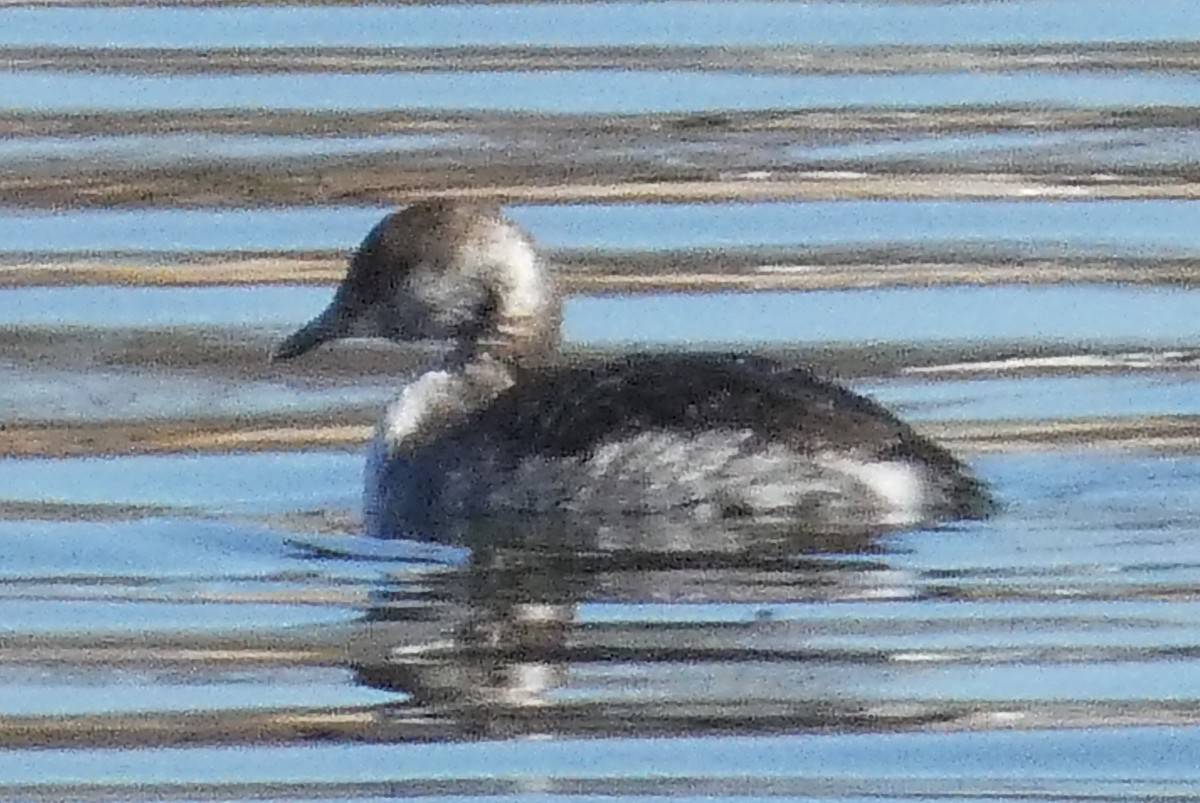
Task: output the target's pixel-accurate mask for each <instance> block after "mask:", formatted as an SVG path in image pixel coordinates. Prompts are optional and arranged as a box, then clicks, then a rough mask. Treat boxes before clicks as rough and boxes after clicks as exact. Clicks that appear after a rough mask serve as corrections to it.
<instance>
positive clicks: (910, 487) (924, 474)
mask: <svg viewBox="0 0 1200 803" xmlns="http://www.w3.org/2000/svg"><path fill="white" fill-rule="evenodd" d="M560 320H561V300H560V296H559V294H558V292H557V290H556V288H555V284H554V277H553V275H552V272H551V268H550V265H549V264H548V261H547V259H546V257H545V255H544V254H543V253H542V251H541V250H540V249H539V247H538V246H537V244H536V243H535V242H534V240H533V239H532V237H531V236H530V235H529V234H527V233H526V232H525V231H524V230H523V229H521V228H520V227H519V226H517V225H516V224H514V223H513V222H511V221H510V220H508V219H507V218H506V217H504V215H503V214H502V212H501V210H500V209H499V208H496V207H491V206H486V205H476V204H470V203H460V202H457V201H450V200H431V201H427V202H421V203H415V204H413V205H411V206H409V207H407V208H405V209H403V210H401V211H398V212H395V213H393V214H390V215H388V216H386V217H385V218H384V219H383V220H382V221H380V222H379V223H378V224H377V225H376V226H375V227H374V228H373V229H372V230H371V232H370V233H369V234H368V235H367V236H366V238H365V239H364V240H363V242H362V244H361V245H360V246H359V247H358V249H357V251H356V252H355V253H354V255H353V256H352V258H351V260H350V265H349V270H348V272H347V274H346V277H345V279H344V281H343V282H342V284H341V286H340V287H339V288H338V290H337V292H336V294H335V296H334V298H333V301H332V302H331V303H330V304H329V306H328V308H327V309H325V311H324V312H322V313H321V314H320V315H319V316H317V317H316V318H315V319H314V320H313V321H311V322H310V323H308V324H307V325H306V326H304V327H303V328H301V329H299V330H298V331H297V332H295V333H294V334H292V335H291V336H289V337H287V338H286V339H284V340H283V341H282V342H280V343H279V344H278V345H277V347H276V348H275V350H274V352H273V354H272V358H273V359H275V360H284V359H290V358H293V357H296V356H299V355H301V354H304V353H305V352H307V351H310V350H311V349H314V348H316V347H317V346H319V345H321V344H322V343H325V342H327V341H331V340H335V339H338V338H349V337H378V338H387V339H389V340H392V341H397V342H413V341H428V340H434V341H444V342H446V343H447V344H448V346H449V347H448V349H447V353H446V356H445V358H444V359H443V361H442V363H441V364H440V365H438V366H437V367H435V368H432V369H430V370H428V371H426V372H424V373H422V374H420V375H418V376H416V377H415V378H413V379H412V380H411V381H409V382H407V384H405V385H403V387H401V388H400V389H399V391H398V395H397V396H396V398H395V400H394V401H392V402H391V403H390V404H389V405H388V406H387V409H386V412H385V414H384V416H383V419H382V421H381V422H380V424H379V426H378V429H377V432H376V435H375V438H374V440H373V442H372V445H371V447H370V453H369V457H368V461H367V473H366V486H365V495H364V512H365V518H366V525H367V530H368V531H369V532H370V533H371V534H374V535H380V536H397V535H404V534H406V533H409V534H411V533H413V532H419V531H424V530H429V529H431V528H436V527H438V526H439V525H440V524H444V523H446V522H448V521H453V520H463V519H475V518H478V517H487V516H501V515H509V514H518V515H524V514H546V513H555V514H569V515H579V516H594V517H597V518H598V520H600V519H604V518H610V519H611V518H614V517H615V518H617V519H622V520H628V518H627V517H630V516H656V517H670V518H672V519H674V520H684V521H696V522H712V521H714V520H731V519H746V518H751V519H754V518H760V517H767V518H775V519H779V518H781V517H782V518H784V519H786V520H795V521H796V522H797V523H798V524H800V525H803V526H805V527H809V528H821V527H841V526H858V527H880V528H893V527H899V526H910V525H915V524H920V523H928V522H934V521H939V520H947V519H958V518H977V517H982V516H983V515H985V514H986V513H987V512H988V511H989V510H990V508H991V506H992V501H991V497H990V495H989V492H988V490H987V488H986V486H985V485H984V484H983V483H982V482H981V481H979V480H978V479H976V478H975V477H974V476H973V475H972V474H971V473H970V471H969V470H968V469H967V468H966V467H965V466H964V464H963V463H962V462H960V461H959V460H958V459H957V458H955V457H954V456H953V455H951V454H950V453H949V452H948V451H946V450H945V449H944V448H942V447H941V446H939V445H937V444H936V443H934V442H933V441H931V440H929V439H927V438H925V437H923V436H921V435H919V434H917V433H916V432H915V431H914V430H913V429H912V427H910V426H909V425H907V424H905V423H904V422H903V421H901V420H900V419H898V418H897V417H896V416H895V415H893V414H892V413H890V412H889V411H887V410H886V409H884V408H883V407H882V406H881V405H879V404H877V403H876V402H874V401H872V400H870V399H868V398H866V397H864V396H861V395H858V394H856V393H854V392H852V391H850V390H848V389H846V388H844V387H842V386H840V385H837V384H835V383H832V382H829V381H825V380H822V379H820V378H818V377H816V376H815V375H813V374H812V373H811V372H809V371H808V370H806V369H803V368H796V367H788V366H785V365H782V364H779V363H777V362H775V361H773V360H770V359H766V358H763V357H758V356H751V355H731V354H708V353H636V354H628V355H626V356H621V357H615V358H612V359H608V360H603V361H595V360H592V361H576V362H571V361H570V360H563V359H561V358H560V359H557V360H556V359H555V358H556V356H557V354H556V353H557V351H558V341H559V328H560Z"/></svg>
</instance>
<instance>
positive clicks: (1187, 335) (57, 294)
mask: <svg viewBox="0 0 1200 803" xmlns="http://www.w3.org/2000/svg"><path fill="white" fill-rule="evenodd" d="M331 298H332V290H331V289H330V288H324V287H262V288H248V287H232V288H231V287H205V288H146V287H140V288H128V289H126V288H119V287H79V288H59V287H35V288H28V289H19V290H6V291H3V293H2V294H0V299H2V300H3V302H4V303H3V305H0V324H3V325H8V326H14V325H20V326H63V325H73V326H91V327H101V328H115V327H133V328H158V327H171V326H185V327H206V326H236V327H258V328H268V329H271V330H272V331H273V332H275V333H278V334H282V332H283V331H284V330H285V329H288V328H294V327H297V326H299V325H300V324H302V323H303V322H305V321H307V320H309V319H310V318H312V317H314V316H315V315H316V314H317V313H319V312H320V311H321V310H322V309H324V307H325V306H326V305H327V304H328V303H329V301H330V299H331ZM563 332H564V339H565V341H566V342H567V343H570V344H587V345H613V344H645V345H669V346H675V347H682V346H703V345H706V344H707V345H709V346H727V345H729V344H733V343H738V344H742V345H743V346H745V347H753V346H754V345H756V344H770V345H789V344H817V343H853V344H866V343H870V342H871V341H926V342H930V341H957V342H962V341H985V340H988V339H1001V340H1006V341H1012V340H1018V341H1025V342H1030V343H1032V342H1034V341H1042V342H1045V341H1050V342H1054V341H1063V340H1065V341H1068V342H1076V343H1078V342H1091V343H1145V344H1154V345H1163V346H1168V345H1178V344H1185V345H1186V344H1188V343H1191V342H1194V341H1195V340H1196V339H1200V293H1197V292H1195V291H1189V290H1176V289H1163V288H1141V287H1098V286H1082V287H1011V286H1008V287H952V288H940V289H933V290H923V289H914V288H891V289H883V290H844V291H819V292H769V293H767V292H764V293H709V294H697V295H687V294H678V293H668V294H662V295H654V294H651V295H639V296H632V297H627V296H601V297H575V298H571V299H569V300H568V301H567V304H566V311H565V317H564V328H563ZM265 359H266V358H265V356H264V360H265ZM186 387H187V386H186V385H182V384H181V385H180V390H181V391H182V390H186Z"/></svg>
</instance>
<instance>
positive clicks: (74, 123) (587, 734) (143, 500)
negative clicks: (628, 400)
mask: <svg viewBox="0 0 1200 803" xmlns="http://www.w3.org/2000/svg"><path fill="white" fill-rule="evenodd" d="M1198 40H1200V14H1198V13H1196V8H1195V4H1194V3H1192V2H1188V1H1186V0H1161V2H1155V3H1152V4H1131V3H1127V2H1118V1H1117V0H1111V2H1110V0H1091V1H1086V0H1018V1H1016V2H1003V3H1001V2H956V3H924V2H887V1H886V0H883V1H881V2H863V3H854V2H787V1H782V2H769V3H761V2H740V0H738V1H735V2H730V3H713V2H704V0H696V1H695V2H675V0H668V1H667V2H658V3H624V2H617V3H592V2H580V3H555V2H549V3H529V4H517V3H512V4H510V3H496V4H479V5H474V4H450V3H447V4H432V5H393V6H388V5H340V4H339V5H319V4H305V3H302V4H296V5H287V6H269V7H268V6H263V5H253V4H251V5H235V4H224V3H219V2H218V3H216V4H213V5H207V6H192V5H160V6H156V5H122V0H115V2H113V3H112V4H110V5H95V6H81V5H78V4H68V3H64V4H58V5H51V4H46V5H42V4H39V5H33V4H29V5H21V4H16V5H8V6H5V7H3V8H0V53H2V54H3V57H4V62H5V64H6V65H7V69H6V70H4V71H0V187H2V188H3V194H2V195H0V201H2V202H3V204H4V206H3V207H0V555H2V556H3V560H0V747H2V748H3V749H0V798H3V799H5V800H9V799H12V800H35V801H58V800H96V801H100V800H178V801H184V800H220V801H240V800H409V799H430V800H463V799H477V798H481V797H486V798H488V799H509V800H567V799H571V800H580V799H589V800H590V799H604V800H649V799H655V800H658V799H673V800H699V799H705V800H713V799H715V800H746V799H764V800H765V799H783V798H806V799H807V798H811V799H816V798H820V799H831V800H863V799H872V800H893V799H896V800H899V799H903V800H908V801H912V800H934V799H939V800H940V799H945V798H948V797H955V798H964V799H971V800H976V799H979V800H982V799H988V800H994V799H998V798H1005V799H1009V798H1020V799H1038V800H1041V799H1053V800H1079V801H1083V800H1088V801H1094V800H1099V799H1105V800H1108V799H1134V800H1139V799H1141V800H1163V799H1182V798H1184V797H1188V796H1191V795H1193V794H1194V792H1195V789H1196V788H1197V787H1198V786H1200V764H1198V763H1197V761H1196V760H1195V756H1196V755H1200V671H1198V670H1200V666H1197V665H1196V664H1197V660H1198V658H1200V599H1198V598H1197V594H1196V589H1197V587H1200V490H1197V489H1200V460H1198V454H1200V452H1198V450H1197V448H1196V446H1197V443H1200V402H1197V401H1196V399H1197V398H1198V394H1197V381H1198V380H1200V348H1198V346H1197V344H1198V343H1200V323H1198V322H1200V309H1198V308H1197V298H1198V297H1197V295H1196V293H1195V290H1194V288H1195V286H1196V284H1197V273H1196V259H1197V256H1198V255H1200V213H1198V210H1200V206H1198V203H1200V201H1198V200H1197V199H1200V185H1198V184H1197V183H1196V180H1195V169H1194V168H1195V164H1196V162H1197V156H1198V147H1197V146H1198V144H1200V140H1197V137H1196V135H1195V131H1196V130H1200V100H1198V98H1200V80H1198V79H1197V75H1198V74H1200V72H1198V71H1200V59H1197V57H1196V52H1197V50H1196V45H1197V42H1198ZM429 194H449V195H454V196H457V197H465V198H478V199H483V200H490V201H497V202H501V203H504V204H506V205H507V206H508V209H509V213H510V214H511V216H512V217H513V218H514V219H515V220H516V221H517V222H518V223H520V224H521V225H522V226H523V227H525V228H526V229H528V230H529V231H530V232H531V233H532V234H533V235H534V236H535V237H536V238H538V240H539V241H541V242H542V243H544V244H545V246H546V247H547V249H548V253H549V254H550V256H551V258H552V259H553V260H554V262H555V264H556V266H557V269H558V272H559V275H560V276H559V277H560V279H561V283H562V286H563V288H564V290H565V292H566V293H567V298H566V300H565V306H564V322H563V323H564V329H563V335H564V338H563V340H564V343H563V345H564V350H565V351H566V355H565V356H564V359H570V360H573V361H587V360H594V359H603V358H604V357H605V356H606V355H609V354H611V353H613V352H614V351H621V350H624V349H630V348H638V349H643V348H644V349H700V348H705V349H720V350H752V351H763V352H769V353H770V354H772V355H774V356H776V357H778V358H779V359H782V360H787V361H791V362H796V363H802V364H805V365H809V366H811V367H812V368H813V369H814V370H816V371H818V372H819V373H821V374H823V375H828V376H831V377H833V378H836V379H838V380H839V381H843V382H845V383H846V384H848V385H849V386H850V387H852V388H853V389H855V390H856V391H859V392H862V393H865V394H867V395H869V396H871V397H873V398H876V399H878V400H880V401H881V402H883V403H884V404H886V405H888V406H889V407H891V408H893V409H895V410H896V411H897V412H898V413H899V414H900V415H901V416H902V417H904V418H905V419H906V420H909V421H911V422H912V423H913V425H914V426H915V427H916V428H917V429H918V430H920V431H921V432H922V433H925V434H927V435H929V436H930V437H933V438H934V439H936V440H938V441H939V442H941V443H943V444H945V445H946V446H947V447H948V448H949V449H951V450H952V451H954V452H955V453H956V454H958V455H960V456H961V457H962V458H963V459H964V460H965V461H967V462H968V463H969V464H970V465H971V467H972V468H973V469H974V470H975V471H976V472H977V473H978V474H979V476H980V477H981V478H983V479H984V480H985V481H986V482H988V483H989V484H990V485H991V486H992V487H993V488H994V491H995V494H996V496H997V498H998V499H999V500H1000V501H1001V506H1000V509H999V511H998V512H997V514H996V515H995V516H993V517H992V518H990V519H988V520H985V521H978V522H969V523H957V524H947V525H944V526H940V527H929V528H923V529H918V530H909V531H884V530H880V529H879V528H861V529H859V530H851V529H847V530H845V531H839V532H824V531H813V530H812V528H810V527H805V526H804V525H803V523H797V522H791V523H787V524H780V523H773V524H766V523H762V522H759V523H754V524H752V523H746V522H715V523H707V524H696V525H694V526H689V527H687V528H682V529H681V528H678V527H675V528H668V527H665V526H664V527H656V526H647V525H646V524H645V523H644V522H640V521H637V520H633V519H631V520H628V521H625V520H612V521H605V522H595V521H587V520H579V519H577V518H575V519H572V518H566V517H563V518H557V519H551V520H547V519H536V520H516V521H510V520H491V521H485V522H479V523H476V524H473V525H471V526H466V525H464V526H462V527H459V528H455V529H450V530H448V531H446V532H441V533H437V534H434V533H410V534H408V535H412V536H414V537H413V538H411V539H406V538H397V539H394V540H382V539H368V538H365V537H364V536H362V535H361V534H360V529H361V502H360V498H359V497H360V493H361V486H362V478H361V473H362V462H363V460H362V447H363V445H364V443H365V441H366V440H367V438H368V437H370V435H371V432H372V427H373V425H374V422H375V420H376V418H377V416H378V412H379V409H380V407H381V406H382V405H384V404H385V403H386V402H387V401H388V400H389V399H390V398H392V397H393V396H394V395H395V393H396V392H397V389H398V388H399V387H400V386H401V385H402V383H403V382H404V381H405V379H406V377H408V376H409V375H411V373H412V372H413V371H415V370H418V369H419V367H420V366H422V365H424V364H427V363H428V361H429V360H430V359H431V358H433V357H435V356H436V351H435V350H433V349H429V348H423V349H407V350H405V349H398V348H390V347H387V346H383V345H380V344H372V343H368V342H361V341H355V342H349V343H344V344H339V345H337V346H336V347H328V348H324V349H321V350H319V351H317V352H315V353H313V354H311V355H308V356H307V357H306V358H305V359H304V360H302V361H297V362H295V363H289V364H286V365H276V364H269V363H268V362H267V360H266V355H267V353H268V350H269V349H270V347H271V344H272V342H273V341H274V340H275V339H276V338H277V337H279V336H280V334H282V333H283V332H285V331H288V330H290V329H292V328H294V327H295V326H297V325H298V324H299V323H300V322H302V321H304V320H307V319H309V318H311V317H312V316H313V315H315V314H316V313H317V312H318V311H319V310H321V309H322V308H323V307H324V306H325V304H326V303H328V300H329V298H330V294H331V293H332V289H333V284H332V283H333V282H334V281H335V280H336V278H337V277H338V276H339V274H340V273H341V271H342V270H343V268H344V264H345V255H346V253H347V251H348V250H349V249H350V248H352V247H353V246H354V245H355V243H357V241H358V240H359V239H360V238H361V237H362V236H363V234H364V233H365V232H366V231H367V230H368V229H369V228H370V227H371V226H372V225H374V223H375V222H376V221H377V220H378V219H379V217H380V216H381V215H382V214H383V213H384V212H385V211H386V210H389V209H392V208H394V207H395V206H396V205H398V204H402V203H406V202H408V201H410V200H412V199H414V198H419V197H423V196H425V195H429ZM435 536H436V537H435Z"/></svg>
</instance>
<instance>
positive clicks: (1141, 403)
mask: <svg viewBox="0 0 1200 803" xmlns="http://www.w3.org/2000/svg"><path fill="white" fill-rule="evenodd" d="M1080 300H1081V301H1087V302H1088V303H1096V304H1099V305H1100V306H1101V307H1104V306H1107V305H1106V304H1105V303H1104V302H1103V301H1096V300H1095V298H1094V297H1091V298H1081V299H1080ZM1097 314H1098V315H1099V314H1101V313H1097ZM1198 381H1200V370H1191V371H1187V372H1183V373H1182V374H1181V375H1178V376H1170V375H1169V376H1163V375H1160V374H1148V375H1143V376H1139V375H1136V374H1133V375H1129V374H1117V375H1112V376H1065V377H1047V376H1034V377H1024V378H1021V377H1005V378H994V377H987V378H981V379H967V380H959V381H943V382H923V381H911V382H887V383H870V384H866V385H860V386H859V389H860V390H863V391H864V392H866V393H869V394H870V395H872V396H874V397H875V398H878V399H879V400H880V401H882V402H884V403H885V404H887V405H888V406H889V407H891V408H893V409H896V410H899V411H901V413H902V415H903V417H904V418H906V419H909V420H920V419H937V420H946V419H960V420H968V421H986V420H995V419H1003V418H1028V419H1047V418H1053V419H1069V418H1085V417H1091V416H1113V417H1119V416H1130V417H1132V416H1156V415H1200V384H1198Z"/></svg>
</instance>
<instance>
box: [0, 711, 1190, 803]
mask: <svg viewBox="0 0 1200 803" xmlns="http://www.w3.org/2000/svg"><path fill="white" fill-rule="evenodd" d="M1198 752H1200V728H1197V727H1195V726H1191V727H1179V728H1163V729H1138V728H1125V729H1095V730H1090V729H1089V730H1074V731H1071V730H1068V731H1054V732H1043V731H1035V732H1003V731H1000V732H985V733H957V734H938V733H909V734H892V733H884V734H862V735H838V734H822V735H800V736H792V737H790V738H786V739H780V738H767V737H710V738H706V739H687V738H676V739H604V740H595V741H593V740H575V739H564V740H548V741H524V740H517V741H507V742H484V743H479V744H430V745H405V746H403V747H397V746H396V745H322V746H311V747H260V748H257V749H255V750H243V749H240V748H219V747H217V748H213V747H201V748H187V749H177V750H138V751H133V750H83V749H81V750H69V751H64V750H45V751H41V752H37V753H27V752H24V751H22V752H18V753H15V754H14V753H0V777H3V778H5V779H6V780H8V781H9V782H10V783H22V782H23V783H42V784H49V783H56V782H57V783H70V782H83V781H88V782H92V783H120V782H124V781H127V780H128V779H130V778H137V779H138V780H139V781H140V782H142V783H146V784H153V783H167V782H192V783H203V782H210V783H211V782H217V781H220V782H222V783H234V782H263V781H268V780H277V781H283V782H293V783H300V784H302V783H306V782H311V783H321V782H326V783H328V782H333V781H344V782H345V781H372V780H389V779H400V778H402V779H404V780H406V781H408V782H409V783H412V782H413V781H417V780H422V779H467V778H475V779H492V780H498V779H512V780H520V779H525V784H531V783H537V782H539V781H540V782H541V783H547V782H550V781H551V780H552V779H564V780H565V779H603V778H608V779H621V778H656V779H661V780H662V781H663V782H670V781H671V780H672V779H679V780H685V779H689V778H690V779H704V778H728V779H735V780H740V781H742V783H744V784H746V785H747V786H748V787H750V788H753V787H754V786H758V785H760V784H762V781H763V780H770V779H778V780H782V779H787V778H809V779H813V780H814V781H818V780H819V779H841V780H855V779H875V780H877V781H879V782H884V781H887V780H891V781H892V782H898V781H903V780H911V779H928V780H929V781H930V782H932V780H933V779H946V780H954V779H957V780H960V781H974V782H976V783H982V782H985V781H986V780H987V779H995V780H994V781H993V784H991V785H989V786H987V787H986V788H989V789H990V790H991V792H992V793H993V794H994V791H995V781H1000V780H1001V779H1008V780H1009V781H1010V782H1016V781H1021V782H1026V783H1028V782H1037V783H1040V784H1047V783H1052V782H1066V781H1072V780H1074V781H1084V780H1086V781H1087V782H1089V783H1091V784H1095V785H1094V786H1090V787H1088V788H1090V789H1092V790H1096V789H1104V788H1105V787H1104V786H1102V784H1105V783H1115V784H1118V787H1117V788H1123V789H1125V790H1129V789H1130V788H1131V787H1133V786H1134V785H1149V786H1150V788H1151V789H1157V790H1159V791H1162V792H1165V791H1167V790H1179V789H1180V787H1179V786H1177V784H1181V783H1185V782H1186V783H1193V784H1194V783H1198V782H1200V765H1198V764H1197V763H1196V762H1195V760H1194V756H1195V755H1197V753H1198ZM717 757H719V759H718V758H717ZM754 779H760V780H757V781H756V780H754ZM814 788H819V785H818V784H814ZM957 791H961V789H959V790H957ZM527 793H528V792H526V794H527Z"/></svg>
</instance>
